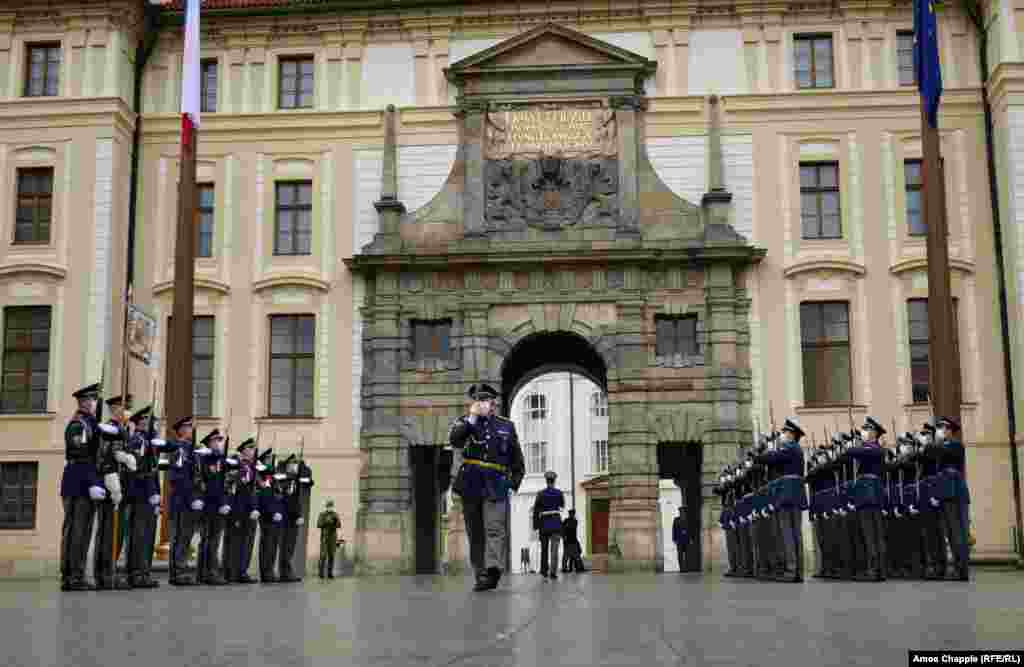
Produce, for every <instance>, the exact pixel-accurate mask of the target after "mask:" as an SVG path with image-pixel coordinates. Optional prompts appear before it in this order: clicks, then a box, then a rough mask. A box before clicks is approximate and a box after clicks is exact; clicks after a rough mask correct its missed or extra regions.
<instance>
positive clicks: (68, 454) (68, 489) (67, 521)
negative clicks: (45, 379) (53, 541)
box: [60, 384, 106, 591]
mask: <svg viewBox="0 0 1024 667" xmlns="http://www.w3.org/2000/svg"><path fill="white" fill-rule="evenodd" d="M73 396H74V397H75V398H76V399H86V398H97V397H98V396H99V385H98V384H94V385H90V386H88V387H84V388H82V389H80V390H78V391H76V392H75V393H74V394H73ZM99 438H100V432H99V428H98V424H97V423H96V417H95V415H92V414H89V413H87V412H82V411H81V410H79V411H77V412H75V414H74V416H72V417H71V421H70V422H68V425H67V427H65V429H64V458H65V460H66V461H67V463H66V464H65V466H64V474H63V475H62V476H61V482H60V496H61V500H62V502H63V505H64V524H63V527H62V529H61V559H60V561H61V562H60V570H61V590H65V591H84V590H92V588H93V586H92V585H91V584H89V583H88V582H86V580H85V562H86V558H87V557H88V554H89V541H90V539H91V538H92V524H93V518H94V515H95V512H96V506H95V500H98V499H99V498H101V497H103V496H105V495H106V490H105V489H103V487H102V485H101V482H100V479H99V475H98V474H97V472H96V452H97V450H98V449H99Z"/></svg>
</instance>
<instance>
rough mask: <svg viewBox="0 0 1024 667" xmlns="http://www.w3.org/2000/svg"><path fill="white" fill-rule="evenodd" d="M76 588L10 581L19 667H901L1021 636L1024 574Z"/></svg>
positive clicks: (1015, 643) (4, 588) (3, 587)
mask: <svg viewBox="0 0 1024 667" xmlns="http://www.w3.org/2000/svg"><path fill="white" fill-rule="evenodd" d="M471 587H472V582H471V580H470V579H463V578H457V577H381V578H361V579H352V578H345V579H335V580H334V581H330V582H321V581H320V580H318V579H315V578H313V579H307V580H306V581H305V582H303V583H301V584H293V585H276V586H259V585H254V586H245V587H241V586H234V587H217V588H208V587H204V588H172V587H169V586H166V584H165V585H164V586H163V587H162V588H160V589H158V590H156V591H126V592H89V593H61V592H60V591H59V590H57V586H56V585H55V584H54V583H52V582H42V581H9V582H2V583H0V627H3V628H5V633H4V642H3V644H4V649H5V651H4V653H5V654H6V660H5V661H4V662H3V664H5V665H25V666H30V665H31V666H33V667H35V666H39V667H49V666H56V665H62V666H63V665H68V666H71V665H74V666H75V667H89V666H91V665H102V666H103V667H118V666H120V665H131V666H133V667H134V666H141V667H165V666H166V667H181V666H182V665H189V666H190V667H201V666H204V665H217V666H221V667H228V666H230V667H235V666H238V667H241V666H243V665H245V666H252V667H257V666H260V665H275V666H276V665H302V666H304V667H305V666H317V667H318V666H320V665H325V666H326V665H331V666H336V665H352V666H364V665H365V666H374V667H380V666H384V665H395V666H396V667H398V666H402V667H405V666H408V665H445V666H455V665H459V666H461V665H481V666H487V667H494V666H498V665H517V666H520V667H530V666H534V665H537V666H542V665H543V666H547V665H567V666H568V665H630V666H632V665H645V666H646V665H679V664H687V665H779V666H785V667H792V666H794V665H901V664H906V659H907V657H906V656H907V653H906V652H907V650H908V649H911V648H926V649H941V648H948V649H975V648H977V649H1013V648H1018V649H1019V648H1020V646H1021V639H1020V629H1021V628H1022V627H1024V576H1022V575H1021V574H1020V573H1014V572H1000V571H978V572H976V573H975V580H974V581H972V582H970V583H953V582H906V581H892V582H886V583H878V584H873V583H872V584H868V583H851V582H820V581H808V582H805V583H804V584H802V585H787V584H775V583H764V582H755V581H746V580H721V579H719V578H717V577H715V576H701V575H691V574H686V575H680V574H662V575H648V574H631V575H621V576H602V575H591V574H583V575H562V576H561V577H560V578H559V580H558V581H557V582H549V581H546V580H542V579H540V578H539V577H538V576H537V575H513V576H510V577H507V578H506V579H505V581H503V582H502V584H501V587H500V588H499V589H498V590H496V591H491V592H487V593H473V592H471V590H470V589H471Z"/></svg>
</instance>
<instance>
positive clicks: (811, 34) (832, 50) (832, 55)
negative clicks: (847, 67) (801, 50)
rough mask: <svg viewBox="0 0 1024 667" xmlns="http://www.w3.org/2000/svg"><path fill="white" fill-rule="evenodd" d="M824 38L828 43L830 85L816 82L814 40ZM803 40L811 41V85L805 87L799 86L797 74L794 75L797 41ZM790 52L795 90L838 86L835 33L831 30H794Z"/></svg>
mask: <svg viewBox="0 0 1024 667" xmlns="http://www.w3.org/2000/svg"><path fill="white" fill-rule="evenodd" d="M825 40H828V45H829V61H830V63H829V64H830V71H829V79H831V83H832V85H830V86H819V85H817V83H818V82H817V68H816V59H815V55H814V44H815V43H816V42H819V41H825ZM803 41H809V42H811V63H810V65H811V69H810V76H811V85H810V86H807V87H801V86H800V83H799V81H797V76H796V48H797V42H803ZM792 53H793V86H794V87H795V88H796V89H797V90H835V89H836V88H838V85H837V84H838V81H837V79H838V77H837V76H836V35H835V33H834V32H832V31H824V32H817V31H804V30H801V31H798V32H794V33H793V51H792Z"/></svg>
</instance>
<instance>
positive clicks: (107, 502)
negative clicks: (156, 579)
mask: <svg viewBox="0 0 1024 667" xmlns="http://www.w3.org/2000/svg"><path fill="white" fill-rule="evenodd" d="M122 403H123V404H124V407H125V408H126V409H127V408H128V407H130V405H131V396H128V398H127V400H124V401H122V397H121V396H115V397H114V398H111V399H108V400H107V405H108V406H110V407H112V408H113V407H121V406H122ZM104 426H105V428H103V427H101V431H102V436H101V439H100V446H99V450H98V451H97V453H96V469H97V474H98V475H99V477H100V479H101V480H103V486H104V487H105V488H106V489H107V497H106V498H105V499H103V500H101V501H99V502H98V503H97V506H96V540H95V544H94V545H93V575H94V576H95V577H96V588H97V589H98V590H114V589H128V588H131V581H130V580H129V579H128V578H127V577H120V576H117V574H116V572H115V559H114V540H115V536H114V516H115V514H117V513H118V512H119V511H120V507H121V505H122V504H124V492H125V489H126V487H127V484H126V477H125V474H126V473H127V472H128V471H127V469H126V468H125V466H124V464H123V463H122V461H125V460H126V459H125V455H126V454H127V451H126V450H127V447H128V437H129V432H128V429H127V427H126V425H125V424H124V423H122V422H121V421H118V420H115V419H111V420H110V421H108V422H107V423H106V424H105V425H104ZM129 456H130V455H129Z"/></svg>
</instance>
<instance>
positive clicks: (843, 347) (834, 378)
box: [800, 301, 853, 405]
mask: <svg viewBox="0 0 1024 667" xmlns="http://www.w3.org/2000/svg"><path fill="white" fill-rule="evenodd" d="M800 344H801V348H802V351H803V364H804V404H805V405H841V404H848V403H850V402H851V400H852V396H853V392H852V381H851V362H850V314H849V304H848V303H847V302H845V301H834V302H811V303H801V304H800Z"/></svg>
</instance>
